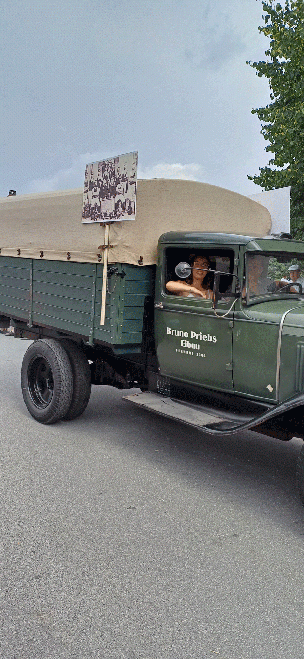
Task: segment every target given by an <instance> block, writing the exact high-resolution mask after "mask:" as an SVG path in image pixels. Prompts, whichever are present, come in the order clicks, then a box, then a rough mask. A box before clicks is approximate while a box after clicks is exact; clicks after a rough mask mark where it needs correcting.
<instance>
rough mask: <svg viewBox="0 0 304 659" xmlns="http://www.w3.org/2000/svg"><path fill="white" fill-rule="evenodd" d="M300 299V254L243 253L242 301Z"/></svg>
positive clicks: (303, 283)
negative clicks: (279, 298) (267, 298)
mask: <svg viewBox="0 0 304 659" xmlns="http://www.w3.org/2000/svg"><path fill="white" fill-rule="evenodd" d="M282 295H291V296H297V297H298V296H299V295H300V296H302V295H303V296H304V254H291V253H288V252H276V253H274V252H272V253H271V254H270V253H268V254H266V253H257V254H255V253H247V255H246V280H245V286H244V290H243V298H246V300H247V302H253V301H255V300H256V298H261V297H262V298H264V297H265V296H267V297H268V296H275V297H277V296H282Z"/></svg>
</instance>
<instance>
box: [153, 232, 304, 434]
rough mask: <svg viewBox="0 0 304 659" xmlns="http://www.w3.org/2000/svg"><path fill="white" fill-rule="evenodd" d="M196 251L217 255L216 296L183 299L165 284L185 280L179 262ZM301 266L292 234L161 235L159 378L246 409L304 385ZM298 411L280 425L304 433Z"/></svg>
mask: <svg viewBox="0 0 304 659" xmlns="http://www.w3.org/2000/svg"><path fill="white" fill-rule="evenodd" d="M193 253H194V254H199V255H204V256H206V257H207V258H208V260H209V263H210V285H211V287H212V288H213V296H212V299H202V298H199V297H194V296H193V295H190V296H187V297H182V296H180V295H176V294H172V293H170V292H169V291H168V290H167V288H166V284H167V282H168V281H169V280H172V278H174V277H175V279H178V276H177V275H176V274H175V269H176V266H177V265H178V263H187V262H188V261H189V260H191V258H190V256H191V254H193ZM292 264H297V265H298V266H299V268H302V267H303V270H304V243H301V242H298V241H294V240H292V239H288V238H279V237H271V236H267V237H266V238H253V237H250V236H239V235H233V234H212V233H174V232H169V233H166V234H164V235H162V236H161V238H160V240H159V261H158V268H157V278H156V291H155V342H156V354H157V360H158V368H159V378H160V379H161V378H164V381H165V382H166V389H167V391H169V390H170V393H171V395H172V391H173V392H174V396H181V391H182V392H183V393H182V397H183V398H184V399H185V398H187V400H188V402H190V403H191V402H193V401H200V402H201V403H203V402H204V401H207V400H208V401H209V404H211V406H213V405H215V406H216V407H218V406H219V405H220V403H219V400H220V401H222V403H221V404H222V405H224V406H226V407H230V408H231V409H234V410H239V411H241V413H247V412H248V413H249V411H252V410H254V409H256V411H259V412H260V413H261V414H263V411H264V413H265V411H267V410H268V411H270V410H273V409H275V408H277V407H278V406H279V407H280V405H281V404H283V403H287V402H288V401H292V400H293V399H294V398H297V397H298V396H299V395H301V394H302V393H303V387H304V382H303V379H304V361H303V360H304V290H303V291H302V285H301V284H300V283H299V284H298V285H296V284H293V282H291V280H288V273H289V270H288V268H289V267H290V266H291V265H292ZM303 288H304V287H303ZM152 386H153V385H152ZM159 386H161V385H159ZM154 389H155V385H154ZM185 392H187V394H186V393H185ZM210 401H212V402H211V403H210ZM294 416H295V417H296V418H293V422H292V423H291V415H290V414H289V416H288V415H287V416H286V417H285V421H286V423H285V422H284V423H281V424H280V432H279V431H278V429H277V431H276V432H277V433H278V432H279V435H280V434H281V438H287V435H288V434H289V435H290V434H291V435H294V434H296V433H297V434H299V436H303V429H302V421H301V411H300V408H299V409H298V408H297V413H296V415H294ZM270 425H271V424H268V431H270V432H269V433H268V434H271V428H270ZM274 425H275V426H278V424H277V422H276V423H275V422H274V421H273V426H274ZM264 430H266V428H264Z"/></svg>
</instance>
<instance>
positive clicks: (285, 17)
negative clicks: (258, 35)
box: [248, 0, 304, 237]
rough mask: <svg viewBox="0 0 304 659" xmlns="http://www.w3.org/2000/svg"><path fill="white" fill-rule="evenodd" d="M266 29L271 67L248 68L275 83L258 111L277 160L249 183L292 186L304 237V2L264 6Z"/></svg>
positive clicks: (297, 226)
mask: <svg viewBox="0 0 304 659" xmlns="http://www.w3.org/2000/svg"><path fill="white" fill-rule="evenodd" d="M262 6H263V11H264V12H265V13H264V15H263V17H262V18H263V21H264V25H263V26H262V27H259V31H260V32H262V33H263V34H265V36H267V37H268V38H269V39H270V43H269V48H268V50H266V51H265V55H266V57H267V59H266V61H261V62H248V64H250V66H252V67H253V68H254V69H256V72H257V75H258V76H260V77H262V76H265V77H266V78H268V80H269V86H270V90H271V93H270V100H271V102H270V103H269V104H268V105H266V107H264V108H256V109H254V110H252V113H253V114H257V116H258V118H259V119H260V121H261V123H262V129H261V133H262V135H263V136H264V138H265V140H267V141H268V142H269V144H268V145H267V147H266V151H269V152H270V153H272V154H273V157H272V158H271V159H270V160H269V163H268V165H267V166H266V167H262V168H260V173H259V175H256V176H248V178H249V179H250V180H252V181H254V183H256V184H257V185H260V186H261V187H263V188H264V189H265V190H271V189H273V188H280V187H284V186H288V185H290V186H291V225H292V230H293V234H294V235H297V237H303V236H304V0H286V1H285V4H284V6H282V5H281V4H277V3H275V2H274V1H273V0H270V2H262Z"/></svg>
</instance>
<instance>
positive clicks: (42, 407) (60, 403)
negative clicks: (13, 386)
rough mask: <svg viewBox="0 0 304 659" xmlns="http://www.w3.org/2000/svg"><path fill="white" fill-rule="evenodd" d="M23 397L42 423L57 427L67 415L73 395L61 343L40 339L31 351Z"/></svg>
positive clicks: (24, 371)
mask: <svg viewBox="0 0 304 659" xmlns="http://www.w3.org/2000/svg"><path fill="white" fill-rule="evenodd" d="M21 388H22V395H23V399H24V402H25V404H26V407H27V409H28V411H29V413H30V414H31V415H32V416H33V417H34V419H36V421H39V422H40V423H45V424H51V423H56V421H59V420H60V419H62V418H63V417H65V415H66V414H67V412H68V410H69V408H70V405H71V400H72V394H73V374H72V367H71V364H70V360H69V358H68V354H67V352H66V350H65V349H64V347H63V346H62V345H60V343H59V341H55V340H54V339H39V340H38V341H35V343H32V345H31V346H30V347H29V348H28V349H27V351H26V353H25V355H24V358H23V362H22V368H21Z"/></svg>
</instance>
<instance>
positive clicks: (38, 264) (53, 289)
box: [0, 181, 304, 504]
mask: <svg viewBox="0 0 304 659" xmlns="http://www.w3.org/2000/svg"><path fill="white" fill-rule="evenodd" d="M139 183H140V182H139ZM177 184H178V185H177ZM189 185H190V187H191V186H192V187H191V190H190V192H191V194H190V195H189V196H190V197H191V198H192V201H193V198H194V202H193V204H191V202H190V201H189V197H188V201H187V204H186V206H185V199H186V198H187V194H186V193H187V191H188V192H189ZM199 186H203V187H196V186H195V185H194V184H193V183H192V182H191V183H190V182H188V181H182V182H176V181H171V182H164V181H163V182H159V181H154V182H147V181H146V182H142V185H141V186H140V185H139V188H138V189H139V200H138V201H139V202H140V200H141V203H139V219H138V217H137V222H138V224H136V223H133V222H132V223H131V222H130V223H127V222H126V223H125V224H124V227H123V228H122V227H113V232H112V235H110V244H109V247H108V250H109V264H108V271H107V297H106V319H105V323H104V325H101V324H100V313H101V290H102V285H103V252H104V250H105V249H106V248H107V246H106V245H105V244H101V245H97V243H98V242H99V241H100V242H101V243H102V231H103V230H104V228H102V227H100V226H99V225H98V227H96V226H94V227H91V228H90V232H91V233H90V237H89V238H88V235H89V234H88V233H86V232H87V231H88V228H87V225H86V226H81V220H80V216H81V193H80V191H76V192H75V193H74V192H71V193H69V194H68V193H58V194H57V196H56V195H53V196H52V195H51V194H50V195H46V196H45V195H28V196H24V197H23V198H21V197H20V198H19V199H18V198H17V199H16V198H15V199H13V200H3V202H2V203H1V204H0V217H1V229H0V235H1V245H0V248H1V253H0V325H1V327H3V328H6V327H8V326H9V325H13V326H14V328H15V329H14V332H15V336H16V337H27V338H30V339H33V340H34V341H33V343H32V344H31V345H30V347H29V348H28V350H27V352H26V353H25V356H24V360H23V364H22V369H21V383H22V393H23V398H24V401H25V404H26V406H27V408H28V410H29V412H30V414H31V415H32V416H33V417H34V418H35V419H37V421H40V422H41V423H45V424H49V423H54V422H56V421H58V420H61V419H74V418H76V417H78V416H79V415H80V414H82V413H83V411H84V410H85V408H86V406H87V404H88V402H89V398H90V391H91V384H98V385H102V384H103V385H111V386H114V387H118V388H120V389H124V390H125V389H130V388H134V387H136V388H137V389H138V391H137V392H136V393H134V392H133V393H132V394H130V395H126V394H125V398H126V399H127V400H129V401H132V402H133V403H135V404H138V405H140V406H143V407H144V408H147V409H150V410H153V411H155V412H158V413H161V414H164V415H167V416H169V417H173V418H175V419H180V420H181V421H183V422H185V423H188V424H191V425H193V426H195V427H197V428H200V429H203V430H204V431H206V432H208V433H211V434H214V435H215V434H220V435H227V436H229V435H231V434H233V433H237V432H239V431H240V430H242V429H251V430H254V431H257V432H259V433H263V434H265V435H270V436H272V437H276V438H278V439H281V440H289V439H291V438H292V437H299V438H302V439H304V423H303V412H304V286H303V288H302V282H301V279H299V280H298V282H294V281H290V280H289V279H288V270H289V267H290V266H292V265H297V266H298V267H299V269H302V270H304V242H298V241H295V240H293V239H292V238H291V236H289V235H288V234H285V235H281V236H273V235H270V234H269V230H270V216H269V214H268V211H266V209H263V207H262V206H260V205H259V204H256V203H255V202H253V201H251V200H247V201H245V200H244V199H245V198H241V196H240V195H235V194H234V193H229V194H228V195H227V191H222V190H221V189H215V188H214V186H207V187H206V186H205V187H204V184H199ZM211 188H212V189H211ZM141 194H142V199H141V196H140V195H141ZM149 195H150V197H149ZM195 195H196V196H195ZM208 195H209V197H208ZM217 195H218V197H217V198H216V196H217ZM231 195H232V196H231ZM206 197H207V198H208V199H209V202H208V204H207V206H208V208H207V206H206V207H205V208H204V207H203V201H202V199H204V200H205V199H206ZM147 198H148V201H149V203H148V205H147V203H146V200H147ZM215 198H216V199H215ZM168 199H169V201H168ZM195 199H196V201H195ZM247 202H248V205H246V204H247ZM166 204H167V205H166ZM155 206H157V213H155ZM259 206H260V207H259ZM151 207H152V209H154V210H151ZM193 208H194V210H193ZM191 209H192V210H191ZM78 211H79V213H78ZM200 212H201V215H200ZM149 213H150V215H149ZM153 213H154V215H153ZM242 213H245V215H244V216H242ZM151 214H152V215H151ZM170 214H171V216H173V217H171V216H170ZM227 215H228V216H229V218H228V221H227V220H226V219H225V218H226V216H227ZM62 216H63V219H64V221H63V224H61V225H60V218H61V217H62ZM144 216H147V217H148V221H147V223H146V224H145V223H144ZM153 217H154V221H153V222H152V224H153V226H152V224H151V218H152V219H153ZM140 223H142V224H140ZM127 224H128V226H127ZM131 224H132V226H131ZM76 226H77V227H78V228H77V231H76V229H75V227H76ZM227 226H229V232H227V230H226V231H225V230H224V229H225V228H226V229H227ZM39 227H40V230H39ZM73 227H74V229H73ZM160 228H163V229H164V232H162V231H160ZM200 228H203V229H204V230H200ZM206 228H207V229H208V231H206ZM248 228H250V229H251V231H250V233H248V235H247V231H245V229H248ZM170 229H174V231H172V230H170ZM211 229H212V230H211ZM231 229H232V230H233V229H234V231H233V232H230V230H231ZM235 229H237V231H235ZM254 229H256V231H254ZM60 230H61V235H60ZM81 232H84V233H83V234H81V235H85V238H84V239H83V240H85V241H87V242H86V245H85V247H84V248H83V249H81V244H80V242H81V241H80V242H79V240H80V239H79V235H80V233H81ZM132 232H133V234H132ZM130 233H131V238H130ZM156 234H158V236H157V237H158V240H156V238H155V235H156ZM263 234H265V235H263ZM35 236H36V238H35ZM54 236H55V237H54ZM56 236H57V237H56ZM33 237H34V238H33ZM77 240H78V242H77ZM81 240H82V239H81ZM52 241H53V243H52ZM69 241H70V242H69ZM90 241H91V242H90ZM89 243H90V244H89ZM148 243H149V245H150V247H149V245H148ZM154 243H155V244H154ZM157 243H158V244H157ZM94 245H95V246H96V247H95V251H94ZM151 245H152V247H151ZM69 247H70V248H69ZM73 248H74V251H73ZM119 250H121V251H119ZM132 250H133V251H132ZM149 250H150V252H149ZM149 254H150V256H149ZM191 254H196V255H201V256H204V257H207V258H208V259H209V263H210V272H209V274H208V276H210V285H211V287H212V289H213V295H212V299H202V298H198V297H196V296H193V295H192V296H188V297H181V296H179V295H174V294H172V293H170V292H169V290H168V289H167V288H166V284H167V282H168V281H172V280H174V279H176V280H180V281H182V280H183V278H184V279H185V278H186V277H189V276H190V275H191V266H189V260H191ZM139 390H141V391H140V392H139ZM297 481H298V487H299V491H300V496H301V499H302V502H303V504H304V450H303V449H302V451H301V453H300V456H299V459H298V465H297Z"/></svg>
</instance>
